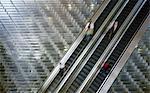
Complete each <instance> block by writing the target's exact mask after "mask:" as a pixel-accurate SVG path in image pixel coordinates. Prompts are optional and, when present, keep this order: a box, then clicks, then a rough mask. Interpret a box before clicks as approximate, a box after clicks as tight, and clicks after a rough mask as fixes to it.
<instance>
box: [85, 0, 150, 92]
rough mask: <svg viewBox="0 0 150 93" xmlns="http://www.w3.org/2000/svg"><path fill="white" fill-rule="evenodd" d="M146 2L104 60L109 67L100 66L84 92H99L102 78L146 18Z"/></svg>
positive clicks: (106, 74)
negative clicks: (106, 68)
mask: <svg viewBox="0 0 150 93" xmlns="http://www.w3.org/2000/svg"><path fill="white" fill-rule="evenodd" d="M148 2H149V1H148V0H147V2H146V3H145V4H144V6H143V7H142V9H141V10H140V12H139V13H138V14H137V16H136V18H135V19H134V21H133V22H132V23H131V25H130V26H129V28H128V30H127V31H126V32H125V34H124V35H123V37H122V39H121V40H120V42H119V43H118V45H117V46H116V48H115V49H114V51H113V52H112V54H111V55H110V57H109V58H108V60H107V61H106V63H107V64H109V65H110V67H109V69H108V70H105V69H104V68H103V67H102V69H101V70H100V72H99V73H98V75H97V76H96V78H95V79H94V81H93V82H92V83H91V85H90V87H89V88H88V90H87V92H86V93H96V92H100V90H101V87H102V86H103V83H104V80H105V79H106V77H108V75H110V73H111V72H112V70H113V69H114V68H115V66H116V65H117V64H118V60H119V59H120V56H122V53H124V51H125V50H124V49H126V47H127V46H128V44H129V43H130V42H131V41H132V39H133V38H134V36H135V35H136V33H137V31H138V29H139V27H140V26H141V24H142V23H143V22H144V20H145V18H147V16H148V14H149V8H150V7H149V3H148ZM101 93H103V92H101Z"/></svg>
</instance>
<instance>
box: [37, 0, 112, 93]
mask: <svg viewBox="0 0 150 93" xmlns="http://www.w3.org/2000/svg"><path fill="white" fill-rule="evenodd" d="M110 1H111V0H105V1H104V2H103V3H104V4H102V6H100V7H99V9H98V10H97V11H96V13H95V14H94V16H93V17H92V18H90V19H91V20H92V22H95V21H96V19H97V18H98V17H99V15H100V14H101V13H102V12H103V10H104V9H105V8H106V6H107V5H108V3H109V2H110ZM85 30H86V28H84V29H83V31H82V32H81V33H80V35H79V36H78V38H77V39H76V40H75V41H74V43H73V44H72V45H71V47H70V48H69V50H68V51H67V53H66V54H65V56H64V57H63V58H62V59H61V61H60V62H61V63H64V64H65V63H66V61H67V60H68V59H69V58H70V56H71V55H72V53H73V52H74V50H75V49H76V48H77V46H78V45H79V44H80V42H81V41H82V39H83V38H84V35H85V32H86V31H85ZM59 71H60V69H59V64H57V65H56V67H55V68H54V69H53V70H52V72H51V74H50V76H49V77H48V78H47V79H46V80H45V81H44V83H43V84H42V86H41V87H40V88H39V90H38V93H43V92H45V91H46V89H47V88H48V86H49V85H50V83H51V82H52V81H53V80H54V78H55V77H56V76H57V74H58V73H59Z"/></svg>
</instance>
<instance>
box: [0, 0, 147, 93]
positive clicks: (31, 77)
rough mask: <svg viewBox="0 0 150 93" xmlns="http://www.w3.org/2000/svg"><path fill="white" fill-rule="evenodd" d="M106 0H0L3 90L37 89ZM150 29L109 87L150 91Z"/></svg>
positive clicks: (28, 92)
mask: <svg viewBox="0 0 150 93" xmlns="http://www.w3.org/2000/svg"><path fill="white" fill-rule="evenodd" d="M102 1H103V0H102ZM102 1H101V0H0V93H5V92H7V93H12V92H14V93H36V91H37V90H38V89H39V87H40V86H41V84H42V82H43V81H44V80H45V79H46V77H47V76H49V74H50V72H51V70H52V69H53V67H54V66H55V64H56V63H58V62H59V60H60V59H61V58H62V57H63V55H64V54H65V52H66V51H67V49H68V48H69V47H70V45H71V44H72V43H73V41H74V40H75V38H76V37H77V36H78V34H79V33H80V31H82V29H83V27H84V26H85V24H86V22H87V20H88V18H89V17H90V16H92V14H93V13H94V11H95V10H96V8H97V7H98V5H100V3H101V2H102ZM149 34H150V31H147V32H146V34H145V35H144V37H143V39H142V41H141V42H140V44H139V46H138V48H137V49H135V51H134V53H133V55H132V56H131V58H130V59H129V61H128V62H127V64H126V66H125V67H124V68H123V70H122V72H121V73H120V75H119V77H118V78H117V79H116V81H115V83H114V84H113V86H112V88H111V89H110V93H122V92H121V91H125V92H124V93H128V92H131V93H148V91H150V84H149V81H150V80H149V79H150V76H149V75H150V73H149V70H150V66H149V64H150V63H149V62H150V58H149V56H148V55H150V42H149V41H150V37H149ZM123 76H125V78H124V77H123ZM126 78H127V79H126ZM119 85H120V86H119ZM130 86H132V87H133V88H131V87H130ZM130 88H131V89H130ZM132 89H133V90H132Z"/></svg>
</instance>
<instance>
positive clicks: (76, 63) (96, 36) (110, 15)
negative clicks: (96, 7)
mask: <svg viewBox="0 0 150 93" xmlns="http://www.w3.org/2000/svg"><path fill="white" fill-rule="evenodd" d="M122 1H123V0H122ZM119 2H121V0H120V1H119ZM118 6H119V3H118V4H116V8H117V7H118ZM116 10H117V9H116ZM116 10H115V9H113V10H112V11H113V12H111V13H110V14H109V15H108V16H109V17H108V18H106V20H105V22H103V23H104V24H102V26H101V27H100V28H99V30H98V31H97V33H96V35H95V36H94V37H93V40H91V41H90V43H89V44H88V45H87V47H86V48H85V50H84V51H83V53H82V54H81V55H80V57H79V58H78V59H77V60H76V62H75V63H74V65H73V66H72V68H71V69H70V70H69V72H68V73H67V75H66V77H65V78H64V80H63V81H62V82H61V83H60V85H59V86H58V87H57V89H56V91H55V92H58V91H59V90H60V89H61V88H62V86H63V84H64V83H65V82H66V81H67V79H68V78H69V77H70V75H71V74H72V72H73V71H74V69H75V68H76V67H77V65H78V64H79V62H80V61H81V60H82V58H83V57H84V55H85V53H86V52H87V51H88V49H90V47H92V43H93V41H96V40H95V39H99V42H100V41H101V40H102V39H103V37H104V36H105V33H106V32H107V31H105V33H104V34H103V35H102V36H101V37H100V38H98V35H99V34H100V33H101V32H102V30H103V29H104V28H105V26H106V24H107V21H110V18H111V17H112V15H113V13H114V11H116ZM89 54H91V53H89Z"/></svg>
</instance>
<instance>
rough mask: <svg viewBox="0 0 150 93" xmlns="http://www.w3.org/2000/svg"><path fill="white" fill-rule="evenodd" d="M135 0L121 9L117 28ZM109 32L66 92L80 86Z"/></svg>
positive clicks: (72, 92) (105, 44)
mask: <svg viewBox="0 0 150 93" xmlns="http://www.w3.org/2000/svg"><path fill="white" fill-rule="evenodd" d="M137 1H138V0H135V1H130V2H129V3H128V4H127V6H126V7H125V8H124V9H123V11H122V12H121V14H120V15H119V17H118V18H117V19H116V20H117V21H118V23H120V24H119V25H118V28H119V27H120V26H121V24H122V23H123V22H124V20H125V19H126V17H127V16H128V14H129V13H130V11H131V10H132V8H133V7H134V6H135V4H136V3H137ZM109 32H110V31H108V33H107V34H106V35H105V37H104V38H103V40H102V41H101V43H100V44H99V45H98V47H97V48H96V50H95V51H94V53H93V54H92V56H91V57H90V59H89V60H88V61H87V63H86V64H85V66H84V67H83V68H82V70H81V71H80V72H79V74H78V76H77V77H76V79H75V80H74V81H73V82H72V84H71V85H70V87H69V88H68V90H67V93H74V92H75V91H76V90H77V89H78V88H79V87H80V85H81V84H82V82H83V81H84V80H85V78H86V77H87V75H88V74H89V72H90V71H91V70H92V68H93V67H94V65H95V64H96V62H97V61H98V59H99V57H100V56H101V55H102V53H103V52H104V50H105V48H106V47H107V45H108V44H109V43H110V41H111V39H109V34H110V33H109ZM115 33H116V32H115ZM115 33H114V34H115ZM66 86H67V87H68V86H69V85H67V84H66ZM65 89H67V88H66V87H64V88H62V89H61V90H60V91H63V92H64V90H65ZM60 93H61V92H60Z"/></svg>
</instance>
